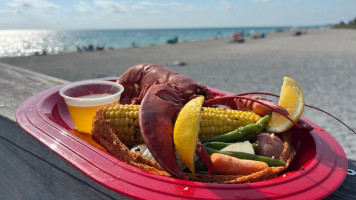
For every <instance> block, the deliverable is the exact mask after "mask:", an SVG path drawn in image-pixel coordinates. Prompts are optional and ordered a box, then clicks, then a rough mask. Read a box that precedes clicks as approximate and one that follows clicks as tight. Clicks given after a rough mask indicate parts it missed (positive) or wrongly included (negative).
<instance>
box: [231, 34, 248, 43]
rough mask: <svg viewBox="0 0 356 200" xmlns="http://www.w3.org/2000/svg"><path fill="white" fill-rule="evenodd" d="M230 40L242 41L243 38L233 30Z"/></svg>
mask: <svg viewBox="0 0 356 200" xmlns="http://www.w3.org/2000/svg"><path fill="white" fill-rule="evenodd" d="M232 42H237V43H243V42H245V39H244V38H243V37H242V36H241V35H240V34H239V33H236V32H234V33H233V34H232Z"/></svg>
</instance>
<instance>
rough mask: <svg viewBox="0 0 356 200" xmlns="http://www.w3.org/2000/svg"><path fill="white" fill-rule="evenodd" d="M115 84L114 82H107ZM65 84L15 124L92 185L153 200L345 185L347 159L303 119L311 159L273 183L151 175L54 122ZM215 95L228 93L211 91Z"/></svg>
mask: <svg viewBox="0 0 356 200" xmlns="http://www.w3.org/2000/svg"><path fill="white" fill-rule="evenodd" d="M107 80H116V79H113V78H111V79H107ZM63 86H64V85H61V86H57V87H54V88H51V89H48V90H45V91H43V92H40V93H38V94H36V95H34V96H32V97H30V98H29V99H27V100H26V101H24V102H23V103H22V104H21V105H20V107H19V108H18V110H17V113H16V120H17V123H18V124H19V126H20V127H21V128H22V129H23V130H25V131H26V132H27V133H29V134H30V135H32V136H33V137H34V138H35V139H37V140H39V141H40V142H41V143H43V144H44V145H46V146H47V147H48V148H50V149H51V150H52V151H54V152H55V153H57V154H58V155H59V156H61V157H62V158H63V159H65V160H66V161H67V162H69V163H70V164H72V165H73V166H75V167H76V168H78V169H79V170H80V171H82V172H83V173H84V174H86V175H87V176H89V177H90V178H92V179H93V180H95V181H96V182H98V183H100V184H102V185H104V186H106V187H108V188H110V189H112V190H114V191H116V192H119V193H121V194H124V195H126V196H129V197H133V198H142V199H148V198H149V199H152V198H164V199H177V198H179V199H182V198H189V199H239V198H243V199H247V198H248V199H266V198H269V199H273V198H275V199H276V198H289V199H300V198H308V199H319V198H324V197H326V196H327V195H329V194H331V193H332V192H334V191H335V190H336V189H337V188H338V187H339V186H340V185H341V184H342V182H343V181H344V179H345V177H346V173H347V167H348V166H347V165H348V163H347V158H346V155H345V153H344V151H343V149H342V148H341V146H340V144H339V143H338V142H337V141H336V140H335V139H334V138H333V137H332V136H331V135H330V134H329V133H327V132H326V131H325V130H324V129H322V128H321V127H319V126H318V125H316V124H315V123H313V122H311V121H310V120H308V119H305V118H303V120H305V121H307V122H308V123H310V124H311V125H313V126H314V130H313V131H312V132H309V134H310V135H311V137H312V138H313V139H314V142H315V148H316V152H315V157H314V158H313V160H312V161H311V162H310V163H308V164H307V165H306V166H305V167H304V169H303V170H298V171H294V172H293V173H286V174H284V175H283V176H279V177H277V178H275V179H272V180H268V181H262V182H256V183H246V184H231V185H230V184H214V183H200V182H192V181H185V180H179V179H175V178H170V177H164V176H159V175H154V174H151V173H149V172H146V171H143V170H140V169H138V168H135V167H133V166H131V165H129V164H127V163H124V162H122V161H120V160H118V159H117V158H116V157H114V156H112V155H110V154H109V153H107V152H105V151H102V150H100V149H98V148H96V147H94V146H92V145H90V144H88V143H87V142H85V141H83V140H82V139H80V138H78V137H77V136H75V135H73V134H71V133H70V132H69V130H68V129H66V128H65V127H63V126H61V125H59V124H58V122H57V121H55V120H53V119H54V116H53V113H52V111H53V110H54V109H57V110H58V109H59V108H58V107H59V106H60V105H61V104H63V105H64V103H63V100H62V98H61V97H60V96H59V94H58V91H59V89H60V88H62V87H63ZM211 90H212V91H214V92H216V93H227V92H223V91H220V90H217V89H213V88H211Z"/></svg>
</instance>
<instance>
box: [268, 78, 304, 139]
mask: <svg viewBox="0 0 356 200" xmlns="http://www.w3.org/2000/svg"><path fill="white" fill-rule="evenodd" d="M278 105H280V106H282V107H283V108H284V109H286V110H287V111H288V113H289V115H288V117H289V118H291V119H292V120H293V121H295V122H297V121H298V119H299V117H300V116H301V115H302V113H303V110H304V95H303V90H302V88H301V87H300V86H299V84H298V83H297V82H296V81H295V80H293V79H292V78H289V77H284V81H283V85H282V88H281V93H280V97H279V102H278ZM293 125H294V124H293V123H292V122H291V121H289V120H288V119H287V118H285V117H284V116H282V115H281V114H279V113H277V112H273V113H272V117H271V121H270V122H269V124H268V126H267V131H268V132H272V133H281V132H284V131H286V130H288V129H289V128H291V127H292V126H293Z"/></svg>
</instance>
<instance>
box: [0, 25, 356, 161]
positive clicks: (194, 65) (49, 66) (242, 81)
mask: <svg viewBox="0 0 356 200" xmlns="http://www.w3.org/2000/svg"><path fill="white" fill-rule="evenodd" d="M355 55H356V31H354V30H335V29H317V30H308V31H307V34H303V35H301V36H298V37H296V36H293V32H281V33H270V34H267V35H266V38H264V39H250V38H247V39H246V41H245V43H242V44H237V43H229V39H219V40H213V39H212V40H204V41H197V42H183V43H178V44H175V45H160V46H150V47H140V48H127V49H117V50H104V51H97V52H85V53H79V52H75V53H67V54H60V55H47V56H29V57H16V58H1V59H0V62H3V63H7V64H10V65H14V66H18V67H21V68H25V69H29V70H32V71H36V72H40V73H43V74H47V75H50V76H54V77H57V78H61V79H64V80H68V81H78V80H83V79H91V78H98V77H106V76H120V74H121V73H123V72H124V71H126V70H127V68H129V67H130V66H133V65H136V64H140V63H155V64H161V65H166V66H169V67H170V68H172V69H173V70H175V71H177V72H179V73H182V74H185V75H188V76H190V77H192V78H193V79H195V80H196V81H198V82H200V83H202V84H204V85H207V86H210V87H213V88H218V89H221V90H225V91H229V92H233V93H242V92H257V91H259V92H270V93H274V94H279V91H280V87H281V85H282V82H283V77H284V76H288V77H291V78H293V79H295V80H296V81H297V82H299V83H300V85H301V87H302V89H303V91H304V95H305V98H306V99H305V101H306V104H309V105H313V106H316V107H319V108H322V109H324V110H326V111H328V112H330V113H332V114H333V115H335V116H336V117H338V118H340V119H342V120H343V121H344V122H345V123H347V124H348V125H350V126H351V128H353V129H354V130H356V124H355V123H354V122H355V120H356V106H355V104H354V102H355V99H356V89H355V88H356V81H355V77H356V57H355ZM176 60H178V61H181V62H185V63H187V65H186V66H171V65H170V64H172V63H173V62H174V61H176ZM303 116H304V117H306V118H308V119H310V120H312V121H314V122H316V123H317V124H318V125H320V126H321V127H323V128H324V129H325V130H326V131H328V132H330V133H331V134H332V135H333V136H334V137H335V138H336V139H337V140H338V142H339V143H340V144H341V145H342V146H344V145H347V144H346V143H345V141H347V140H349V141H350V140H353V141H354V142H356V137H355V135H354V134H353V133H352V132H351V131H349V130H348V129H347V128H346V127H344V126H343V125H342V124H341V123H339V122H337V121H336V120H334V119H333V118H331V117H329V116H327V115H325V114H323V113H321V112H319V111H314V110H312V109H310V108H305V112H304V114H303ZM354 142H348V144H352V143H353V144H355V143H354ZM344 149H345V148H344ZM348 149H351V150H350V151H346V154H347V156H348V158H352V159H356V147H349V148H348Z"/></svg>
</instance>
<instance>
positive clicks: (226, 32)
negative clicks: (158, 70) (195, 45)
mask: <svg viewBox="0 0 356 200" xmlns="http://www.w3.org/2000/svg"><path fill="white" fill-rule="evenodd" d="M322 27H323V28H325V27H326V26H301V27H299V28H295V27H292V26H280V27H277V26H275V27H274V26H270V27H269V26H268V27H252V26H251V27H238V28H232V27H230V28H229V27H225V28H182V29H137V30H138V31H143V32H142V33H141V32H132V31H134V30H136V29H132V30H131V29H127V30H126V29H123V30H88V31H91V32H94V33H95V32H99V33H101V32H102V33H101V34H99V35H97V36H98V37H99V38H102V37H103V36H106V37H107V38H109V40H110V39H111V40H113V41H116V40H115V37H112V36H113V35H112V34H108V33H109V32H111V31H123V32H118V33H116V34H117V35H118V36H120V35H122V34H124V35H127V34H132V35H136V38H135V39H134V38H130V37H128V38H126V39H128V40H122V41H121V42H119V43H117V41H116V42H114V43H111V44H110V43H109V45H108V44H107V43H106V42H108V41H105V40H104V41H103V40H102V39H99V40H96V41H92V42H90V40H92V39H93V38H91V37H92V35H91V36H88V38H86V39H85V40H83V38H81V37H80V36H78V33H81V32H83V31H84V32H86V30H67V31H66V30H23V31H24V32H19V33H16V34H25V36H26V35H28V34H29V33H28V32H29V31H30V32H31V31H35V32H38V31H39V32H43V34H45V33H47V32H54V33H55V34H58V35H59V36H60V35H62V34H63V33H66V32H68V33H72V34H73V36H74V37H75V35H77V37H78V38H77V40H76V41H75V42H71V43H68V41H65V40H64V41H63V44H62V45H60V46H58V45H57V46H56V45H54V44H48V45H50V46H47V45H44V46H43V45H40V46H42V47H40V46H38V45H36V46H32V48H30V47H31V46H30V47H27V48H30V49H28V50H26V51H24V50H22V51H21V52H20V50H19V49H13V48H12V47H11V45H10V44H9V45H10V47H9V48H10V49H11V50H12V51H14V52H16V53H14V52H13V54H14V55H12V54H11V53H10V54H11V55H10V54H9V53H6V52H2V55H3V54H4V55H3V56H2V57H0V58H13V57H27V56H45V55H60V54H66V53H74V52H92V51H101V50H116V49H126V48H131V47H135V48H136V47H137V48H140V47H147V46H159V45H166V44H168V40H170V39H172V38H170V36H168V35H167V34H170V35H171V36H172V35H175V34H176V35H177V36H179V41H178V42H179V43H184V42H196V41H201V40H210V39H226V38H229V37H231V35H232V34H233V32H239V33H245V35H246V36H247V37H249V35H250V34H251V33H252V32H254V33H259V34H270V33H276V32H288V31H296V30H301V31H304V30H312V29H318V28H322ZM175 30H176V31H177V33H174V32H172V33H171V32H170V31H175ZM184 30H188V31H189V30H196V31H197V32H196V33H193V35H192V33H189V32H184ZM3 31H5V32H7V31H10V32H11V30H3ZM3 31H1V30H0V37H1V36H3V37H7V36H6V34H5V35H2V32H3ZM14 31H15V32H16V31H17V30H14ZM126 31H128V33H125V32H126ZM145 31H148V33H147V32H145ZM151 31H163V32H161V33H159V35H160V36H155V35H152V34H150V33H149V32H151ZM165 31H168V32H165ZM204 31H206V33H205V34H204V33H203V32H204ZM105 32H106V33H105ZM131 32H132V33H131ZM81 34H84V33H81ZM88 34H89V35H90V34H93V33H88ZM145 34H148V36H149V37H147V38H150V37H152V38H151V39H147V40H145V39H143V40H142V38H143V37H142V36H143V35H145ZM194 34H195V36H198V35H199V36H200V37H199V38H197V37H195V36H194ZM69 35H71V34H69ZM164 35H166V36H164ZM17 37H20V35H18V36H17ZM124 37H125V36H124ZM156 37H158V40H157V38H156ZM162 37H165V38H166V39H167V40H162V39H163V38H162ZM153 38H156V39H153ZM33 39H34V40H36V39H37V38H36V37H34V38H33ZM88 39H89V40H88ZM132 39H134V40H132ZM129 40H132V41H131V43H128V41H129ZM14 42H18V41H14ZM23 42H25V43H26V42H27V43H28V41H27V40H26V41H23ZM5 44H6V43H5ZM53 45H54V46H53ZM1 48H6V47H5V46H2V47H1ZM34 49H36V51H34ZM5 53H6V54H5ZM16 54H18V55H16Z"/></svg>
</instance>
